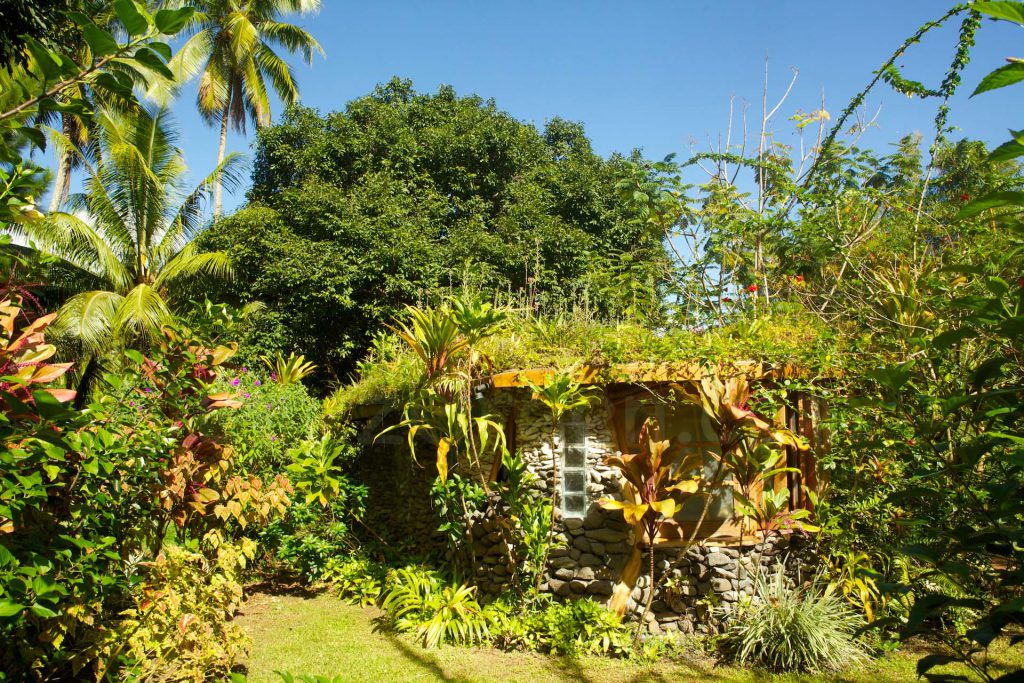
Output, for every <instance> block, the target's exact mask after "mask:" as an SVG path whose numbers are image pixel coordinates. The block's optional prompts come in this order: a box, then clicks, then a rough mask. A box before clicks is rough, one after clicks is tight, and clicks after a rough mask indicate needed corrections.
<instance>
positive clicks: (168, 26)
mask: <svg viewBox="0 0 1024 683" xmlns="http://www.w3.org/2000/svg"><path fill="white" fill-rule="evenodd" d="M194 13H195V9H194V8H192V7H182V8H181V9H162V10H160V11H158V12H157V13H156V17H154V18H155V20H156V28H157V30H158V31H160V33H163V34H164V35H165V36H172V35H174V34H175V33H177V32H178V31H180V30H181V29H183V28H184V27H185V24H187V23H188V22H189V19H191V18H192V15H193V14H194ZM168 59H170V57H168Z"/></svg>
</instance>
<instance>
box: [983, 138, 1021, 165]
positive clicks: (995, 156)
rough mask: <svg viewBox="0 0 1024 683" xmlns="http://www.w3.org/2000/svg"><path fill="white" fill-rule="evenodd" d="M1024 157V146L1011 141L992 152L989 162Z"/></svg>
mask: <svg viewBox="0 0 1024 683" xmlns="http://www.w3.org/2000/svg"><path fill="white" fill-rule="evenodd" d="M1019 156H1024V145H1022V144H1021V143H1019V142H1017V140H1009V141H1007V142H1004V143H1003V144H1001V145H999V146H998V147H996V148H995V149H994V150H992V153H991V154H989V155H988V158H989V161H1009V160H1010V159H1016V158H1017V157H1019Z"/></svg>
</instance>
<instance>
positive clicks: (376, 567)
mask: <svg viewBox="0 0 1024 683" xmlns="http://www.w3.org/2000/svg"><path fill="white" fill-rule="evenodd" d="M386 575H387V569H386V568H385V567H384V566H383V565H381V564H378V563H376V562H374V561H373V560H371V559H369V558H368V557H366V556H364V555H358V554H357V555H351V556H348V557H337V556H335V557H332V558H331V559H329V560H328V561H327V566H326V567H324V572H323V574H322V575H321V577H320V578H321V580H322V581H324V582H325V583H328V584H330V585H331V586H332V587H333V588H334V589H335V590H337V591H338V595H339V597H341V599H342V600H345V601H346V602H348V603H350V604H353V605H360V606H362V607H369V606H370V605H375V604H377V599H378V598H379V597H380V591H381V588H382V587H383V585H384V579H385V577H386Z"/></svg>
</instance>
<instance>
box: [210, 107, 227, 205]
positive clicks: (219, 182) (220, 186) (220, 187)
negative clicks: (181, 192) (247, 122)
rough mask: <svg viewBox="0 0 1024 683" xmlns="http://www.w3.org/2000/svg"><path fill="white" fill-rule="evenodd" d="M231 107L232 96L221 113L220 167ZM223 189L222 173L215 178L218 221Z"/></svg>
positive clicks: (214, 201)
mask: <svg viewBox="0 0 1024 683" xmlns="http://www.w3.org/2000/svg"><path fill="white" fill-rule="evenodd" d="M230 107H231V98H228V101H227V102H225V103H224V111H223V113H221V115H220V149H219V150H218V151H217V166H218V167H219V166H220V165H221V164H222V163H224V152H225V150H226V148H227V144H228V118H229V116H228V112H229V108H230ZM223 191H224V183H223V181H222V180H221V177H220V173H218V174H217V176H216V177H215V178H214V180H213V221H214V222H215V223H216V222H217V221H218V220H220V214H221V208H222V204H223V201H222V199H223Z"/></svg>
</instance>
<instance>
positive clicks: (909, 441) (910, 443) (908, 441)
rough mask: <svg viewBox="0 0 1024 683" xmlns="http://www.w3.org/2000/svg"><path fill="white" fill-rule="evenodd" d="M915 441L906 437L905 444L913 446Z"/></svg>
mask: <svg viewBox="0 0 1024 683" xmlns="http://www.w3.org/2000/svg"><path fill="white" fill-rule="evenodd" d="M915 443H917V442H916V441H914V440H913V439H907V445H908V446H913V445H914V444H915Z"/></svg>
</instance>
